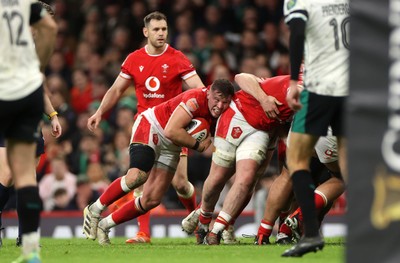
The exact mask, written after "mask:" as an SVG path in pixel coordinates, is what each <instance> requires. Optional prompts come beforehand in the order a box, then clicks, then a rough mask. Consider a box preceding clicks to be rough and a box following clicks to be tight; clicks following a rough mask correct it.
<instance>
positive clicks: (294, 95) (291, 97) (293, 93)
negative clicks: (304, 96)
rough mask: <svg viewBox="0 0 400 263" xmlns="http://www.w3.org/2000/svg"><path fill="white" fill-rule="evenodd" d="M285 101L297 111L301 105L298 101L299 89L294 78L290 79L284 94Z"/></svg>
mask: <svg viewBox="0 0 400 263" xmlns="http://www.w3.org/2000/svg"><path fill="white" fill-rule="evenodd" d="M286 101H287V103H288V105H289V107H290V108H291V109H292V110H293V111H298V110H300V109H301V108H302V107H303V105H301V103H300V89H299V87H298V86H297V81H295V80H290V87H289V90H288V93H287V94H286Z"/></svg>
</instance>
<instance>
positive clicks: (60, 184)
mask: <svg viewBox="0 0 400 263" xmlns="http://www.w3.org/2000/svg"><path fill="white" fill-rule="evenodd" d="M61 188H62V189H66V191H67V196H68V201H69V200H71V199H72V197H73V196H74V195H75V193H76V175H74V174H72V173H71V172H69V171H68V168H67V164H66V163H65V159H64V157H63V156H61V155H58V156H55V157H54V158H53V159H52V160H51V173H50V174H46V175H45V176H44V177H43V178H42V180H41V181H40V182H39V194H40V197H41V198H42V200H43V207H44V210H47V211H49V210H52V209H53V208H54V205H55V200H54V193H55V192H56V191H57V189H61Z"/></svg>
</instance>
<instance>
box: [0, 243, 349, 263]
mask: <svg viewBox="0 0 400 263" xmlns="http://www.w3.org/2000/svg"><path fill="white" fill-rule="evenodd" d="M239 240H240V244H238V245H223V244H221V245H220V246H207V245H196V244H195V238H194V237H189V238H153V239H152V243H151V244H140V245H128V244H125V239H124V238H112V239H111V242H112V245H111V246H107V247H101V246H100V245H98V243H97V241H91V240H86V239H78V238H74V239H52V238H42V239H41V246H42V248H41V257H42V261H43V262H44V263H52V262H54V263H63V262H65V263H67V262H68V263H91V262H93V263H94V262H104V263H114V262H115V263H117V262H118V263H121V262H133V263H134V262H138V263H139V262H140V263H144V262H151V263H153V262H163V263H175V262H182V263H196V262H199V263H208V262H218V263H236V262H237V263H245V262H273V263H280V262H285V263H286V262H288V263H290V262H296V263H297V262H307V263H314V262H315V263H317V262H318V263H321V262H322V263H339V262H344V250H345V241H344V239H343V238H326V239H325V242H326V244H325V247H324V250H323V251H322V252H318V253H309V254H306V255H304V256H303V257H302V258H282V257H281V256H280V255H281V254H282V252H283V251H284V250H285V249H287V248H289V247H290V246H278V245H268V246H255V245H253V244H252V239H243V238H240V239H239ZM20 253H21V249H20V248H17V247H15V240H14V239H4V240H3V247H2V248H0V262H2V263H8V262H11V261H12V260H14V259H16V258H17V257H18V256H19V255H20Z"/></svg>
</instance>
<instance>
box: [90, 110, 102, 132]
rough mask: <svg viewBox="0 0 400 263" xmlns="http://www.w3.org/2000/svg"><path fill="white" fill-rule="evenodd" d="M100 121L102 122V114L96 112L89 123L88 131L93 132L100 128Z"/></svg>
mask: <svg viewBox="0 0 400 263" xmlns="http://www.w3.org/2000/svg"><path fill="white" fill-rule="evenodd" d="M100 121H101V114H100V113H98V112H96V113H95V114H93V115H92V116H91V117H90V118H89V119H88V121H87V127H88V129H89V130H90V131H92V132H93V131H94V130H95V129H97V127H98V126H99V123H100Z"/></svg>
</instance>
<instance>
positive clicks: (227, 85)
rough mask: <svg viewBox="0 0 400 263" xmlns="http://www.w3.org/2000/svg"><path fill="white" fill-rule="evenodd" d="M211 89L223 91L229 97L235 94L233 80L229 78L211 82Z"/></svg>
mask: <svg viewBox="0 0 400 263" xmlns="http://www.w3.org/2000/svg"><path fill="white" fill-rule="evenodd" d="M211 90H213V91H218V92H221V93H222V95H223V96H224V97H225V98H227V97H229V96H231V97H232V96H233V95H234V94H235V89H234V87H233V84H232V82H230V81H229V80H227V79H217V80H215V81H214V82H213V83H212V84H211Z"/></svg>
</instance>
